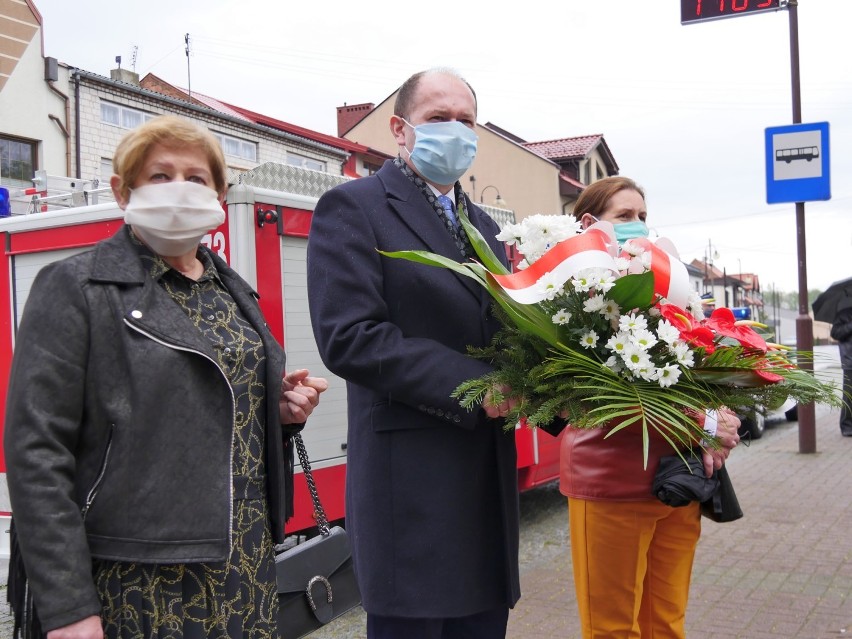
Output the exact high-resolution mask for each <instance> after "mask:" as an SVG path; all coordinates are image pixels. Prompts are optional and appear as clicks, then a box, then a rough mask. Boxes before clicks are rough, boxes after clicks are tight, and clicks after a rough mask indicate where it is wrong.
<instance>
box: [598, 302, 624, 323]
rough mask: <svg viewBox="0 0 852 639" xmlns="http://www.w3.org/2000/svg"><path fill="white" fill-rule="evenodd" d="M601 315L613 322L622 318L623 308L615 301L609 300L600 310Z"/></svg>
mask: <svg viewBox="0 0 852 639" xmlns="http://www.w3.org/2000/svg"><path fill="white" fill-rule="evenodd" d="M600 313H601V315H603V316H604V317H605V318H606V319H608V320H610V321H613V320H617V319H618V318H619V317H621V308H620V307H619V306H618V304H616V303H615V301H614V300H607V301H606V304H604V306H603V308H602V309H601V310H600Z"/></svg>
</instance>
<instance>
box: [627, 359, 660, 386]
mask: <svg viewBox="0 0 852 639" xmlns="http://www.w3.org/2000/svg"><path fill="white" fill-rule="evenodd" d="M658 370H659V369H658V368H655V367H654V364H653V363H651V364H649V365H648V366H645V367H643V368H639V369H637V370H635V371H633V373H634V374H635V375H636V377H638V378H639V379H643V380H645V381H646V382H653V381H656V379H657V371H658Z"/></svg>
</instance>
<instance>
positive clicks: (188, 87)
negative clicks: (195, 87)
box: [184, 33, 192, 102]
mask: <svg viewBox="0 0 852 639" xmlns="http://www.w3.org/2000/svg"><path fill="white" fill-rule="evenodd" d="M184 42H186V93H187V95H188V96H189V101H190V102H192V78H191V77H190V75H189V34H188V33H187V34H186V36H185V37H184Z"/></svg>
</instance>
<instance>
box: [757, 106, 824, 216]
mask: <svg viewBox="0 0 852 639" xmlns="http://www.w3.org/2000/svg"><path fill="white" fill-rule="evenodd" d="M830 157H831V156H830V153H829V147H828V122H814V123H812V124H790V125H788V126H774V127H767V129H766V202H767V203H768V204H778V203H780V202H811V201H813V200H830V199H831V180H830V175H829V167H830V166H831V164H830Z"/></svg>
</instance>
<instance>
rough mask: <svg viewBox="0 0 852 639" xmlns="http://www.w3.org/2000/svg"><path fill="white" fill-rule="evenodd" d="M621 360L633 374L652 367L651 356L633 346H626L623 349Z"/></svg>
mask: <svg viewBox="0 0 852 639" xmlns="http://www.w3.org/2000/svg"><path fill="white" fill-rule="evenodd" d="M621 359H622V361H623V362H624V365H625V366H626V367H627V368H629V369H630V370H631V371H633V372H634V373H636V372H637V371H640V370H642V369H643V368H648V367H650V366H653V363H652V362H651V356H650V355H649V354H648V353H647V352H645V351H643V350H642V349H641V348H639V347H638V346H636V345H635V344H627V346H625V347H624V352H623V353H622V354H621Z"/></svg>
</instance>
